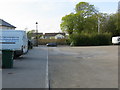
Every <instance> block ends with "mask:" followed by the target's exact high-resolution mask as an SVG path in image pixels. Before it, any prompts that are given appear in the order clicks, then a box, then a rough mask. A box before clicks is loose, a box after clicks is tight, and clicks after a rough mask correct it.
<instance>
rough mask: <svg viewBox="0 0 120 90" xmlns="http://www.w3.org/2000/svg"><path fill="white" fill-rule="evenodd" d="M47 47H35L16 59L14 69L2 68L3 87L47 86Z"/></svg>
mask: <svg viewBox="0 0 120 90" xmlns="http://www.w3.org/2000/svg"><path fill="white" fill-rule="evenodd" d="M46 62H47V48H46V47H38V48H37V47H35V48H34V49H32V50H30V51H29V52H28V53H27V54H26V55H23V56H22V57H20V58H18V59H16V60H15V61H14V67H13V69H3V70H2V87H3V88H47V87H48V86H47V83H48V81H47V78H48V77H47V76H46V70H47V69H46Z"/></svg>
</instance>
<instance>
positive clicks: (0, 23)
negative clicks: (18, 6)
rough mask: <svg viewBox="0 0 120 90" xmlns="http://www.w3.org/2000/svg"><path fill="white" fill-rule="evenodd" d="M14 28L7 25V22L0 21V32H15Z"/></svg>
mask: <svg viewBox="0 0 120 90" xmlns="http://www.w3.org/2000/svg"><path fill="white" fill-rule="evenodd" d="M15 28H16V27H15V26H13V25H11V24H9V23H8V22H6V21H4V20H2V19H0V29H2V30H15Z"/></svg>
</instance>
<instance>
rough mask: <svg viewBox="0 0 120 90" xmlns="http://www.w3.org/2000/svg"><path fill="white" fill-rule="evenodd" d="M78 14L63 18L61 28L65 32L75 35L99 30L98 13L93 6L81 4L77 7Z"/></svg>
mask: <svg viewBox="0 0 120 90" xmlns="http://www.w3.org/2000/svg"><path fill="white" fill-rule="evenodd" d="M75 10H76V13H71V14H69V15H66V16H64V17H63V18H62V22H61V24H60V27H61V29H62V31H63V32H66V33H68V34H69V35H71V34H73V33H81V32H92V31H96V29H97V25H96V23H97V17H96V13H98V11H97V10H96V9H95V7H94V6H93V5H90V4H89V3H87V2H80V3H78V4H77V5H76V8H75Z"/></svg>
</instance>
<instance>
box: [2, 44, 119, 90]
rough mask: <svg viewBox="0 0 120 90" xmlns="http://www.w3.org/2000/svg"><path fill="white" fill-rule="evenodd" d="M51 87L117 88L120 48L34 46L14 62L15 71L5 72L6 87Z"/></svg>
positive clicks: (3, 71)
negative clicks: (119, 51) (119, 53)
mask: <svg viewBox="0 0 120 90" xmlns="http://www.w3.org/2000/svg"><path fill="white" fill-rule="evenodd" d="M49 81H50V82H49ZM11 82H12V83H11ZM49 85H50V87H51V88H117V87H118V46H97V47H96V46H94V47H68V46H66V47H62V46H60V47H45V46H39V47H34V48H33V49H32V50H30V51H29V52H28V53H27V54H26V55H23V56H22V57H20V58H18V59H16V60H14V67H13V68H12V69H3V70H2V87H3V88H48V87H49Z"/></svg>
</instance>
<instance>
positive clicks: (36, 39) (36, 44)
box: [35, 22, 38, 47]
mask: <svg viewBox="0 0 120 90" xmlns="http://www.w3.org/2000/svg"><path fill="white" fill-rule="evenodd" d="M35 24H36V46H37V47H38V22H36V23H35Z"/></svg>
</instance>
